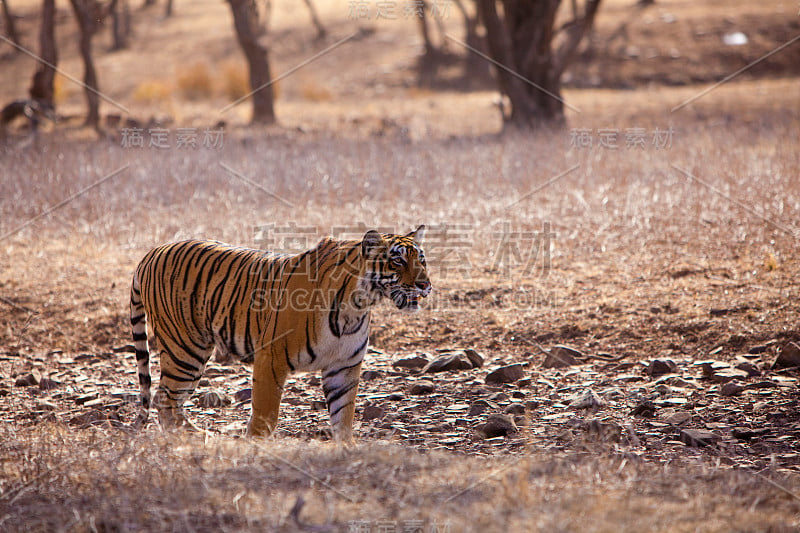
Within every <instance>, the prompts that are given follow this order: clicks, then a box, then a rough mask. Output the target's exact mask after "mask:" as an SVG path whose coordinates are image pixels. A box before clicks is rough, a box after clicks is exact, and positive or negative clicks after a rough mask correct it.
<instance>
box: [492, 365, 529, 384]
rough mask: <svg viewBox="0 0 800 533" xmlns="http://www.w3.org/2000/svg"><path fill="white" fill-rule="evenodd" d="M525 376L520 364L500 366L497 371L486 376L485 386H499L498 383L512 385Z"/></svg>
mask: <svg viewBox="0 0 800 533" xmlns="http://www.w3.org/2000/svg"><path fill="white" fill-rule="evenodd" d="M524 375H525V370H524V367H523V366H522V364H520V363H517V364H514V365H508V366H501V367H500V368H498V369H497V370H495V371H493V372H491V373H489V375H488V376H486V383H487V384H500V383H513V382H515V381H517V380H518V379H522V377H523V376H524Z"/></svg>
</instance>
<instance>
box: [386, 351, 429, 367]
mask: <svg viewBox="0 0 800 533" xmlns="http://www.w3.org/2000/svg"><path fill="white" fill-rule="evenodd" d="M428 363H429V361H428V359H427V358H425V357H422V356H421V355H412V356H411V357H404V358H402V359H398V360H397V361H395V362H394V363H392V367H394V368H407V369H409V370H417V369H418V368H423V367H424V366H425V365H427V364H428Z"/></svg>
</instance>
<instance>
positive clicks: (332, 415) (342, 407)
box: [328, 402, 353, 418]
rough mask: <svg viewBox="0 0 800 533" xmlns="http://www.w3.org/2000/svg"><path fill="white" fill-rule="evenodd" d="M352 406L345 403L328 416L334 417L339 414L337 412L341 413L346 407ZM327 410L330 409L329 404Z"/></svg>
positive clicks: (350, 403) (349, 403)
mask: <svg viewBox="0 0 800 533" xmlns="http://www.w3.org/2000/svg"><path fill="white" fill-rule="evenodd" d="M352 404H353V402H347V403H343V404H342V405H340V406H339V407H337V408H336V410H335V411H331V412H330V415H329V416H330V417H331V418H333V417H334V416H336V415H337V414H338V413H339V411H341V410H342V409H344V408H345V407H347V406H348V405H352ZM328 409H330V404H329V405H328Z"/></svg>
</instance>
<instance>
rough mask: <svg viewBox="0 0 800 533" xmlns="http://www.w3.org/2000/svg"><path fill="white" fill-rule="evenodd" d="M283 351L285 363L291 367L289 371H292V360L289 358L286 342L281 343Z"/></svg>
mask: <svg viewBox="0 0 800 533" xmlns="http://www.w3.org/2000/svg"><path fill="white" fill-rule="evenodd" d="M283 352H284V354H286V364H287V365H289V369H291V371H292V372H294V365H293V364H292V361H291V360H290V359H289V343H288V342H286V343H285V344H284V345H283Z"/></svg>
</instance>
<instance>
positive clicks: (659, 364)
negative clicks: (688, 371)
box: [646, 359, 678, 378]
mask: <svg viewBox="0 0 800 533" xmlns="http://www.w3.org/2000/svg"><path fill="white" fill-rule="evenodd" d="M677 371H678V365H676V364H675V361H673V360H672V359H653V360H652V361H650V364H648V365H647V370H646V372H647V375H648V376H650V377H653V378H655V377H658V376H663V375H664V374H674V373H675V372H677Z"/></svg>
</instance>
